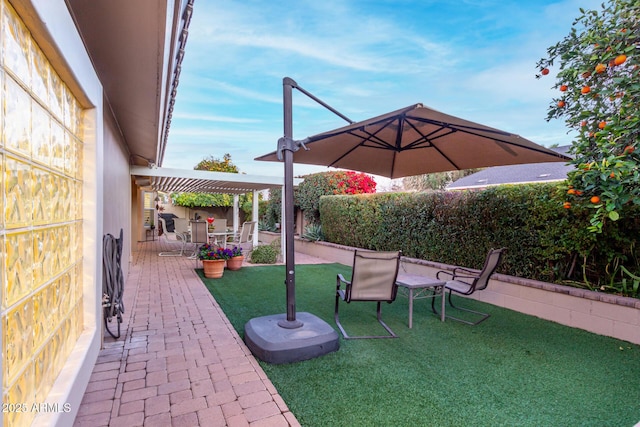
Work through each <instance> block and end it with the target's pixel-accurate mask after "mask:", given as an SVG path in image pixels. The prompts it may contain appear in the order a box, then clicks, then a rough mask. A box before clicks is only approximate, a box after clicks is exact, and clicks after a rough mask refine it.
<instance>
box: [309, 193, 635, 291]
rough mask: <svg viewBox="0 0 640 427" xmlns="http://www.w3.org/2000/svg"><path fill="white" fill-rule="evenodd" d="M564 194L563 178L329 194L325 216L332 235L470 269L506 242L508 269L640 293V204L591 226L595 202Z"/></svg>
mask: <svg viewBox="0 0 640 427" xmlns="http://www.w3.org/2000/svg"><path fill="white" fill-rule="evenodd" d="M566 194H567V186H566V184H565V183H562V184H531V185H508V186H499V187H492V188H489V189H487V190H484V191H481V192H467V193H457V192H456V193H454V192H433V193H383V194H372V195H356V196H323V197H322V198H321V199H320V217H321V224H322V230H323V232H324V235H325V239H326V241H328V242H333V243H338V244H343V245H347V246H354V247H359V248H364V249H372V250H398V249H400V250H402V253H403V255H405V256H407V257H411V258H419V259H424V260H430V261H435V262H442V263H446V264H452V265H460V266H465V267H469V268H481V267H482V263H483V261H484V259H485V257H486V254H487V252H488V251H489V249H491V248H498V247H506V248H507V249H508V251H507V253H506V255H505V257H504V259H503V263H502V265H501V267H500V269H499V271H500V272H502V273H505V274H509V275H513V276H519V277H525V278H530V279H534V280H542V281H546V282H554V283H559V284H570V285H574V286H580V287H586V288H589V289H600V290H603V291H613V289H615V290H614V291H613V292H617V293H621V294H624V295H633V294H637V289H636V290H635V291H634V290H633V287H634V286H635V284H634V283H633V280H635V279H633V278H631V279H629V277H632V276H631V275H635V276H638V275H639V274H638V273H639V272H640V253H639V252H638V247H637V245H636V242H637V239H638V236H639V235H640V215H638V214H639V213H640V212H639V211H640V209H639V208H636V209H635V215H633V216H632V217H627V218H625V219H624V220H620V221H615V222H613V221H611V222H608V223H606V224H605V226H604V231H603V234H596V233H591V232H590V231H589V230H588V229H587V228H586V227H585V225H584V224H585V221H588V218H589V216H590V215H591V211H590V209H589V208H581V207H576V208H572V209H565V208H563V201H564V200H565V198H566ZM623 267H624V270H623ZM625 271H628V272H629V273H626V272H625ZM625 281H626V282H625Z"/></svg>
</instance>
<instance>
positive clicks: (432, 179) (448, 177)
mask: <svg viewBox="0 0 640 427" xmlns="http://www.w3.org/2000/svg"><path fill="white" fill-rule="evenodd" d="M479 170H480V169H467V170H461V171H458V170H456V171H449V172H438V173H430V174H426V175H416V176H408V177H406V178H403V179H402V185H403V186H404V189H405V190H415V191H427V190H444V188H445V187H446V186H447V185H449V184H450V183H452V182H453V181H456V180H458V179H460V178H462V177H465V176H467V175H471V174H472V173H476V172H478V171H479Z"/></svg>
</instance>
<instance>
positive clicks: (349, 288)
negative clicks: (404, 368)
mask: <svg viewBox="0 0 640 427" xmlns="http://www.w3.org/2000/svg"><path fill="white" fill-rule="evenodd" d="M400 255H401V252H400V251H395V252H373V251H358V250H356V251H355V253H354V255H353V269H352V278H351V281H349V280H346V279H345V278H344V277H343V276H342V274H338V277H337V279H336V308H335V314H334V318H335V321H336V325H338V328H340V332H342V336H343V337H344V338H345V339H354V338H396V334H395V333H394V332H393V331H392V330H391V328H389V326H387V325H386V324H385V323H384V322H383V321H382V317H381V311H380V309H381V307H380V306H381V304H382V303H383V302H387V303H392V302H393V301H395V299H396V295H397V293H398V284H397V283H396V278H397V276H398V267H399V266H400ZM342 284H345V285H346V287H345V289H342ZM340 300H343V301H344V302H346V303H351V302H353V301H374V302H377V303H378V310H377V317H378V322H380V324H381V325H382V326H383V327H384V329H385V330H386V331H387V332H388V333H389V335H366V336H349V335H348V334H347V333H346V331H345V330H344V328H343V327H342V324H341V323H340V319H339V317H338V306H339V305H340Z"/></svg>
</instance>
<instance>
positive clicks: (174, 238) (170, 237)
mask: <svg viewBox="0 0 640 427" xmlns="http://www.w3.org/2000/svg"><path fill="white" fill-rule="evenodd" d="M158 221H160V224H161V225H162V230H163V233H162V236H164V238H165V239H167V241H168V242H173V243H182V244H181V246H180V250H175V251H169V252H160V253H159V254H158V255H159V256H182V255H183V254H184V248H185V246H186V244H187V236H186V235H185V234H184V233H180V232H179V231H178V230H175V231H167V223H166V221H165V219H164V218H162V217H158Z"/></svg>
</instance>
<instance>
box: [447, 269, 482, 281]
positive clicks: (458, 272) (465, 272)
mask: <svg viewBox="0 0 640 427" xmlns="http://www.w3.org/2000/svg"><path fill="white" fill-rule="evenodd" d="M452 276H453V280H458V279H477V278H478V276H480V272H479V271H473V270H469V269H466V268H462V267H456V268H454V269H453V274H452Z"/></svg>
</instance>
